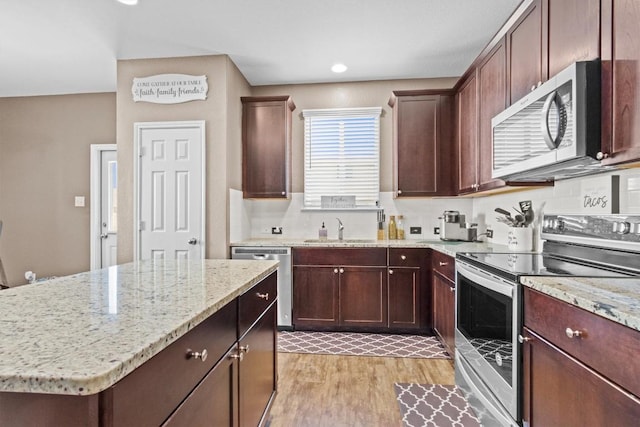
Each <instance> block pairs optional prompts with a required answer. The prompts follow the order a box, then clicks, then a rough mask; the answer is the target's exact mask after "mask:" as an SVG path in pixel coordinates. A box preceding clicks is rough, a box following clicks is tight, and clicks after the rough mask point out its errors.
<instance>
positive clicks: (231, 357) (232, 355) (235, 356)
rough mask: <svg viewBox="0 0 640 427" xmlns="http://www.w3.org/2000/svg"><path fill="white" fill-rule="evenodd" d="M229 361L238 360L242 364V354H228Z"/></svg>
mask: <svg viewBox="0 0 640 427" xmlns="http://www.w3.org/2000/svg"><path fill="white" fill-rule="evenodd" d="M229 358H230V359H238V360H239V361H241V362H242V359H244V353H234V354H230V355H229Z"/></svg>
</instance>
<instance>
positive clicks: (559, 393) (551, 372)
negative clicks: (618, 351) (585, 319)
mask: <svg viewBox="0 0 640 427" xmlns="http://www.w3.org/2000/svg"><path fill="white" fill-rule="evenodd" d="M524 338H525V340H526V344H525V345H524V347H523V365H524V372H523V390H524V402H523V404H524V408H523V421H524V425H525V426H529V427H535V426H634V425H637V423H638V420H640V400H638V398H637V397H635V396H633V395H632V394H630V393H628V392H627V391H625V390H623V389H622V388H620V387H618V386H616V385H615V384H613V383H612V382H610V381H609V380H607V379H606V378H604V377H602V376H601V375H599V374H598V373H596V372H595V371H593V370H591V369H590V368H588V367H587V366H586V365H584V364H582V363H581V362H579V361H578V360H576V359H574V358H573V357H571V356H569V355H567V354H566V353H564V352H563V351H561V350H559V349H558V348H557V347H555V346H553V345H552V344H550V343H548V342H547V341H546V340H544V339H543V338H541V337H539V336H538V335H536V334H535V333H533V332H531V331H530V330H528V329H527V328H525V333H524ZM611 363H615V362H613V361H612V362H611Z"/></svg>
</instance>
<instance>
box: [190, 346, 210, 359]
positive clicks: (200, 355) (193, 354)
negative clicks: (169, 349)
mask: <svg viewBox="0 0 640 427" xmlns="http://www.w3.org/2000/svg"><path fill="white" fill-rule="evenodd" d="M208 355H209V353H207V349H206V348H205V349H204V350H202V351H201V352H197V351H193V350H187V359H200V360H201V361H203V362H204V361H205V360H207V356H208Z"/></svg>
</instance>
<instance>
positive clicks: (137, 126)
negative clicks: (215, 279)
mask: <svg viewBox="0 0 640 427" xmlns="http://www.w3.org/2000/svg"><path fill="white" fill-rule="evenodd" d="M194 127H195V128H198V129H199V130H200V144H201V147H200V148H201V153H202V159H201V160H202V163H201V166H200V167H201V169H202V174H201V175H202V183H201V184H202V198H201V209H202V211H201V213H200V217H201V219H200V221H201V224H200V236H199V238H198V240H199V241H200V242H201V244H202V250H201V251H200V254H201V258H202V259H205V253H206V248H207V246H206V240H205V236H206V230H205V226H206V211H207V206H206V204H205V201H206V194H207V191H206V188H207V187H206V182H207V180H206V172H207V170H206V168H205V166H206V161H205V160H206V151H205V148H206V146H207V144H206V140H205V121H204V120H186V121H168V122H135V123H134V124H133V254H134V255H133V256H134V260H135V261H137V260H139V259H140V250H141V246H142V245H141V244H140V231H141V230H140V169H141V166H140V164H141V161H142V160H141V157H142V156H141V155H140V142H141V141H142V132H144V131H145V130H149V129H177V128H194Z"/></svg>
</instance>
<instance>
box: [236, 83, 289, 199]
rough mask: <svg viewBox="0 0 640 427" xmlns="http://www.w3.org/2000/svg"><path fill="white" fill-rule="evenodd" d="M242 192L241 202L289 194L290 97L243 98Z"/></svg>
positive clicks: (286, 196) (283, 196) (285, 196)
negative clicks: (245, 199)
mask: <svg viewBox="0 0 640 427" xmlns="http://www.w3.org/2000/svg"><path fill="white" fill-rule="evenodd" d="M241 100H242V191H243V195H244V198H288V197H289V196H290V194H291V124H292V123H291V120H292V119H291V112H292V111H293V110H294V109H295V104H294V103H293V101H292V100H291V97H289V96H272V97H242V98H241Z"/></svg>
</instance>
